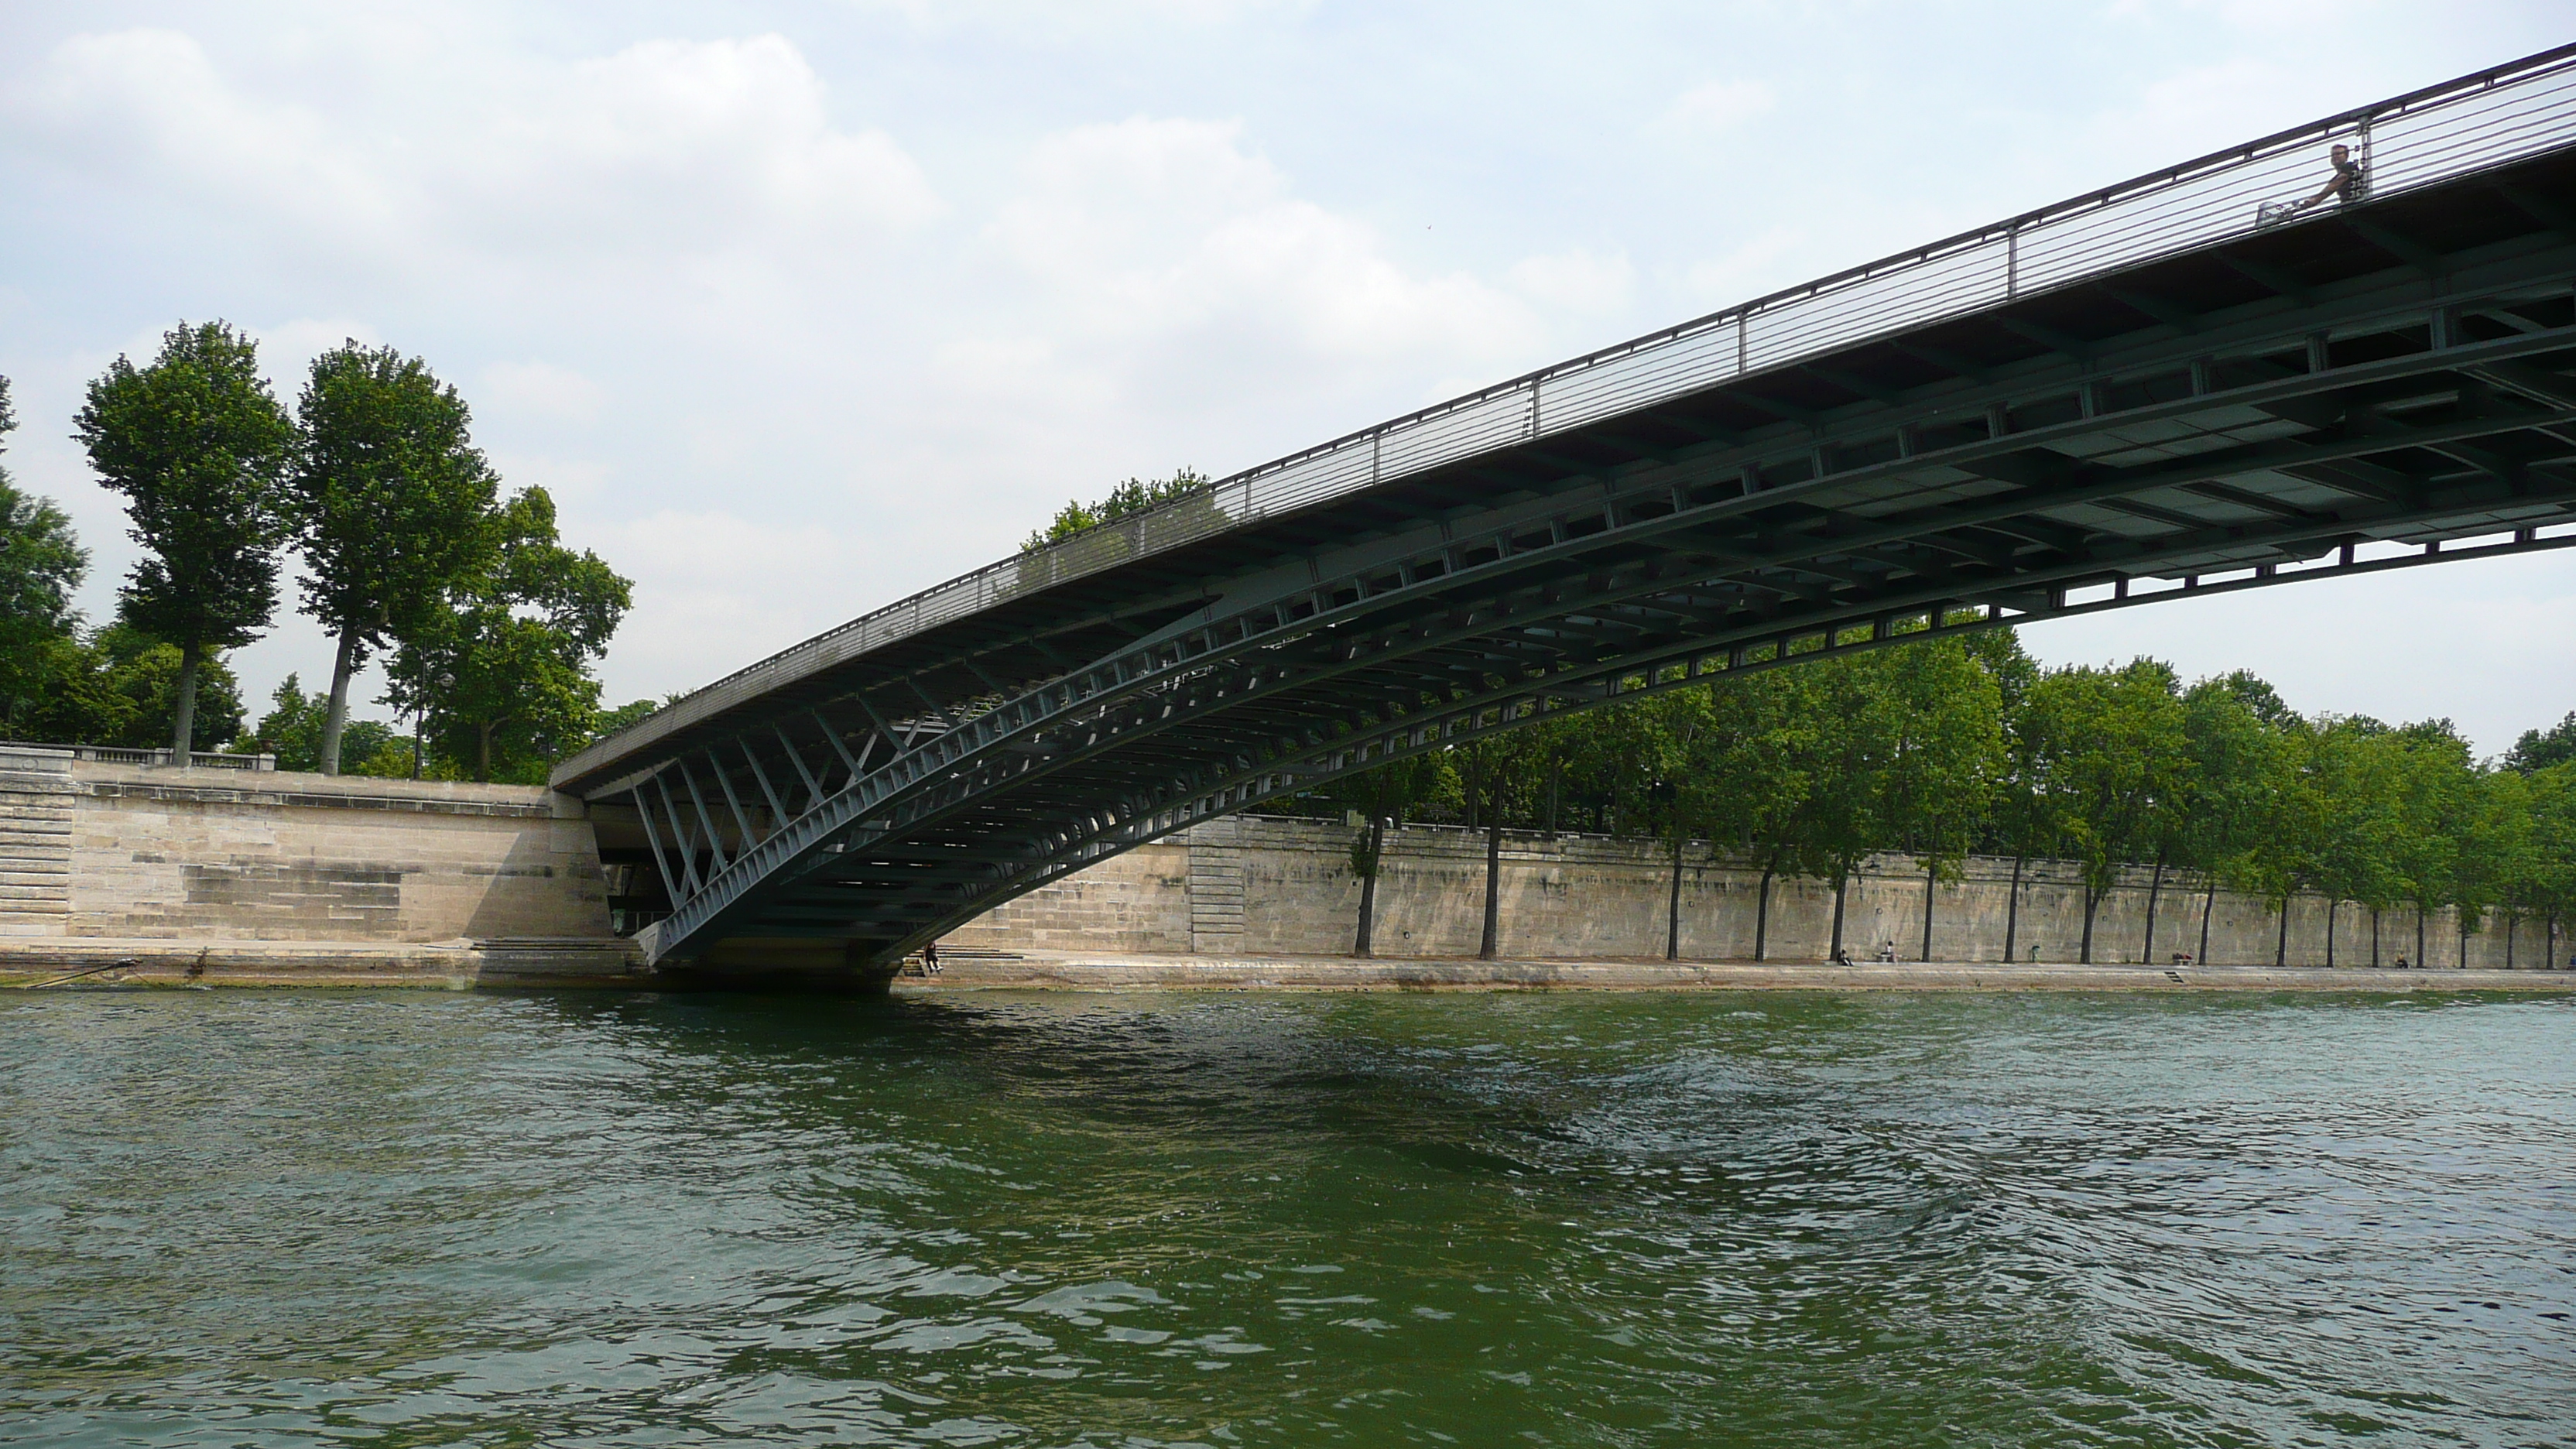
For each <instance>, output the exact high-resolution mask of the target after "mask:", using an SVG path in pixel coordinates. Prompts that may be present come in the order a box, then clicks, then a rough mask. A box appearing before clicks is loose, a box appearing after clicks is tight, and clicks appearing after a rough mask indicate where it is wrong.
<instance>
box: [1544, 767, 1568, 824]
mask: <svg viewBox="0 0 2576 1449" xmlns="http://www.w3.org/2000/svg"><path fill="white" fill-rule="evenodd" d="M1564 783H1565V766H1564V765H1563V764H1562V763H1561V762H1557V761H1550V762H1549V763H1548V767H1547V838H1548V839H1550V840H1554V839H1555V838H1556V802H1557V794H1558V787H1560V786H1562V785H1563V784H1564Z"/></svg>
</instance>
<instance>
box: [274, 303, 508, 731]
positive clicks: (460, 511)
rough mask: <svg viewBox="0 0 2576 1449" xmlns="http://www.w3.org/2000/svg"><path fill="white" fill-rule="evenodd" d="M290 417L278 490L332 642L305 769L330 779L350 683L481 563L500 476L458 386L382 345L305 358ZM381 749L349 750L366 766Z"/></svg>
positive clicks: (348, 346)
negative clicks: (474, 434) (291, 455)
mask: <svg viewBox="0 0 2576 1449" xmlns="http://www.w3.org/2000/svg"><path fill="white" fill-rule="evenodd" d="M296 412H297V418H298V421H299V423H300V424H301V427H302V440H301V445H300V446H299V447H298V449H297V450H296V458H295V466H294V469H293V471H292V472H291V474H290V475H289V477H288V480H287V482H288V487H287V491H288V496H289V503H290V509H291V513H292V517H293V521H294V528H295V534H296V540H297V543H298V544H299V546H300V547H301V549H302V551H303V555H304V572H305V578H304V586H303V587H304V605H303V611H304V612H305V613H307V614H309V615H311V616H313V617H314V618H315V619H318V620H320V621H321V623H322V625H323V627H324V628H326V629H328V630H330V631H331V633H332V634H333V635H334V636H335V637H336V638H337V640H338V648H337V651H336V653H335V654H334V656H333V659H332V664H331V687H330V690H329V692H328V695H327V702H326V704H325V706H324V709H323V715H322V720H321V733H320V739H319V747H318V750H317V753H316V755H315V758H314V762H313V764H312V765H311V766H310V768H315V769H319V770H320V771H321V772H322V773H323V774H326V775H336V774H338V773H339V772H340V756H341V752H342V741H341V731H342V730H343V729H344V728H345V727H346V726H347V724H348V718H349V681H350V679H351V678H352V677H353V676H354V675H355V674H356V673H357V672H358V670H359V669H360V668H361V667H363V666H364V665H365V664H366V662H367V660H368V658H369V657H370V656H372V655H373V654H374V653H376V651H378V650H380V649H383V648H384V647H386V645H387V644H388V643H390V642H391V641H392V640H393V639H395V638H397V637H400V636H401V635H403V634H404V633H406V632H408V631H409V630H410V629H411V628H412V627H414V626H415V625H416V624H417V623H418V621H419V620H420V619H421V618H422V617H423V616H424V615H425V614H426V613H427V612H428V611H429V610H430V609H432V608H434V607H435V605H436V604H437V602H438V601H439V600H440V598H441V597H443V596H444V595H445V594H446V592H447V591H448V589H449V588H450V587H451V586H452V585H454V584H455V583H457V582H458V581H459V580H461V579H463V578H465V577H467V576H468V575H470V574H472V573H474V572H475V571H477V570H478V569H480V568H481V567H482V566H483V564H484V562H485V560H486V556H487V555H488V554H489V553H490V552H491V550H492V549H493V547H494V545H495V543H496V540H495V538H494V536H493V530H492V528H491V527H490V522H491V516H492V512H493V497H494V493H495V490H496V489H497V488H498V486H499V479H498V478H497V477H496V476H495V475H494V473H493V471H492V467H491V465H490V464H489V463H487V462H486V461H484V457H483V454H482V453H481V452H480V451H479V450H478V449H476V448H475V446H474V444H473V441H472V439H471V437H470V436H469V433H468V425H469V423H470V421H471V419H470V417H469V415H468V413H467V410H466V406H465V402H464V399H462V398H461V397H459V396H458V395H457V392H456V389H455V388H454V387H451V386H448V385H446V384H443V383H441V382H440V381H439V380H438V379H437V378H436V377H435V376H433V375H432V374H431V373H430V370H429V367H428V365H427V364H426V363H424V362H422V361H421V359H419V358H417V357H405V356H403V355H402V354H401V353H399V352H396V351H395V350H394V349H392V348H390V347H366V346H363V345H361V344H360V343H358V342H357V341H355V340H351V341H349V342H347V343H344V344H343V345H341V346H339V347H336V348H333V349H332V350H331V351H329V352H325V353H323V354H322V355H321V356H320V357H317V358H315V359H313V370H312V375H311V377H310V378H309V379H308V380H307V381H306V383H305V386H304V394H303V396H302V398H300V399H299V400H298V403H297V407H296ZM381 743H382V741H381V740H377V739H370V740H368V741H366V742H364V743H362V744H360V745H357V746H354V747H353V748H354V750H355V753H356V755H357V757H358V758H362V759H363V758H365V757H366V755H368V754H369V753H372V752H373V750H374V749H375V748H376V747H377V746H378V745H380V744H381Z"/></svg>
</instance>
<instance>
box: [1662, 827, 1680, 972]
mask: <svg viewBox="0 0 2576 1449" xmlns="http://www.w3.org/2000/svg"><path fill="white" fill-rule="evenodd" d="M1664 959H1665V960H1667V961H1678V960H1680V959H1682V828H1681V827H1680V826H1679V825H1675V826H1674V827H1673V891H1672V902H1671V908H1670V909H1669V910H1668V911H1666V912H1665V916H1664Z"/></svg>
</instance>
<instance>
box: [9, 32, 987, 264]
mask: <svg viewBox="0 0 2576 1449" xmlns="http://www.w3.org/2000/svg"><path fill="white" fill-rule="evenodd" d="M481 83H482V85H483V86H484V90H483V93H481V94H476V95H469V96H463V97H452V98H448V99H449V103H450V105H451V107H452V109H450V110H449V111H448V112H447V113H445V114H442V115H438V116H435V117H427V116H424V117H422V118H420V120H419V121H418V123H416V124H415V125H413V126H410V127H406V126H404V125H402V124H400V122H399V121H391V122H388V121H385V120H382V119H379V118H374V117H369V118H366V120H364V121H359V122H357V123H354V124H353V123H352V119H353V118H343V117H340V116H336V115H326V114H324V113H322V112H320V111H317V110H315V109H312V108H310V107H307V106H303V105H298V104H293V103H289V102H283V101H277V100H272V99H267V98H265V97H262V96H259V95H255V94H251V93H248V92H246V91H245V90H244V89H242V88H240V87H238V86H237V85H235V84H234V83H233V82H232V81H230V80H228V79H227V78H226V77H225V76H224V75H223V74H221V73H220V72H219V71H218V69H217V67H216V66H215V65H214V63H213V62H212V61H211V60H210V59H209V58H208V56H207V54H206V52H205V50H204V48H203V47H202V46H201V45H200V44H199V43H198V42H197V41H196V40H195V39H193V38H192V37H190V36H187V35H184V34H180V33H178V32H175V31H168V30H127V31H119V32H115V33H110V34H100V35H79V36H74V37H72V38H70V39H68V40H65V41H63V42H62V43H61V44H60V45H58V46H57V47H56V48H55V49H54V50H53V52H52V53H51V54H50V55H49V56H48V58H47V60H46V62H45V64H44V65H43V66H42V67H41V68H40V69H39V70H38V71H37V73H36V74H35V76H34V77H33V78H32V79H31V80H30V81H28V82H27V83H25V84H23V85H21V86H19V87H17V88H16V89H15V90H14V91H13V92H12V93H11V94H10V96H9V97H8V101H7V105H8V108H9V110H10V112H12V113H13V114H14V116H15V117H16V118H17V119H19V120H20V121H22V122H23V123H24V124H25V125H26V126H27V127H28V128H29V129H30V130H31V131H33V132H34V133H36V134H39V135H41V136H43V137H44V138H45V140H46V142H47V143H48V151H49V153H50V154H51V155H52V157H53V159H55V160H56V161H57V162H58V163H59V164H65V165H75V164H76V165H79V166H80V167H82V168H83V169H85V170H87V171H90V172H92V173H93V174H95V173H101V172H105V173H123V174H126V175H128V176H130V177H132V178H133V180H135V181H136V182H138V183H140V184H143V185H147V186H150V187H152V188H155V189H161V190H167V191H170V192H175V193H179V194H184V195H188V196H191V197H193V199H194V200H195V201H196V202H197V203H198V204H199V205H201V206H206V207H209V208H212V209H214V210H215V211H217V212H219V213H221V214H223V215H225V216H226V217H228V218H234V219H238V220H241V221H243V222H245V223H247V224H250V225H252V226H255V227H258V228H260V229H262V230H267V231H272V232H274V233H277V234H280V235H282V236H286V237H295V236H299V235H300V236H305V237H309V238H314V239H316V240H319V241H321V242H324V243H326V244H328V245H329V246H331V247H338V248H345V247H351V246H357V247H363V248H366V249H368V250H369V251H370V252H372V253H373V254H375V255H376V257H377V259H378V260H379V261H380V262H383V263H386V264H390V265H396V266H404V265H418V264H419V263H420V262H421V260H422V253H421V249H422V248H423V247H424V246H425V245H428V244H431V243H433V242H443V243H444V244H446V245H447V246H449V247H463V248H468V249H471V250H474V251H479V252H483V253H487V254H492V255H507V256H511V257H513V258H514V259H519V260H524V259H525V257H526V255H527V254H528V253H529V252H530V251H532V250H534V251H547V250H554V251H562V252H569V253H574V254H583V255H599V254H608V255H634V254H638V253H642V254H652V255H670V254H674V253H678V254H690V253H698V254H704V253H709V252H721V251H726V250H730V249H738V248H745V247H774V246H776V245H778V244H779V243H780V242H782V241H793V242H805V243H809V244H819V245H827V246H829V245H844V244H848V243H851V242H854V241H866V240H870V239H874V238H877V237H881V236H885V235H890V234H895V233H900V232H902V231H905V230H908V229H910V228H913V227H915V226H918V225H920V224H921V223H923V222H926V221H928V220H930V219H932V218H934V217H936V216H938V215H939V214H940V213H941V211H942V209H943V205H942V203H941V201H940V200H939V198H938V197H937V195H936V194H935V193H934V192H933V191H932V190H931V188H930V185H929V183H928V182H927V180H926V179H925V178H924V177H923V175H922V173H921V170H920V168H919V167H918V166H917V165H916V164H915V163H914V162H913V161H912V159H911V157H909V156H908V155H907V154H905V152H904V151H903V150H902V148H901V147H899V146H898V145H896V144H895V142H894V141H893V140H892V139H890V138H889V137H887V136H886V135H885V134H883V133H882V132H879V131H872V130H870V131H857V132H850V131H844V130H840V129H837V128H835V127H834V126H833V125H832V123H831V121H830V119H829V107H828V105H827V98H826V95H825V91H824V87H823V85H822V82H821V80H820V79H819V78H818V77H817V76H816V75H815V74H814V71H813V69H812V68H811V67H810V66H809V65H808V64H807V63H806V61H805V59H804V57H803V56H802V55H801V54H800V53H799V52H798V51H797V50H796V48H795V47H794V46H792V45H790V44H789V43H788V42H787V41H786V40H785V39H783V38H781V37H779V36H776V35H761V36H754V37H751V38H749V39H743V40H714V41H704V42H683V41H671V40H653V41H645V42H642V43H639V44H636V45H632V46H629V47H627V48H626V49H624V50H621V51H618V52H617V53H615V54H613V55H609V56H604V57H597V58H591V59H585V60H579V61H574V62H571V63H569V64H537V63H527V62H522V63H520V64H517V65H512V66H496V67H491V68H489V70H488V71H487V72H486V73H485V74H484V75H483V77H482V81H481ZM281 223H283V224H281Z"/></svg>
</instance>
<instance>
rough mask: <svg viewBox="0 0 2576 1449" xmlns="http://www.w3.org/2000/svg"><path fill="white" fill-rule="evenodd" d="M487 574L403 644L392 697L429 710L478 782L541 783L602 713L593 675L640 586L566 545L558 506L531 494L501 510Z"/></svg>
mask: <svg viewBox="0 0 2576 1449" xmlns="http://www.w3.org/2000/svg"><path fill="white" fill-rule="evenodd" d="M497 533H498V537H499V546H498V547H497V548H496V549H495V550H494V551H493V553H492V555H491V556H490V560H489V562H488V563H487V565H486V567H485V568H484V569H482V570H481V571H480V572H478V573H477V574H476V575H475V576H473V577H471V578H469V579H466V580H463V581H461V582H459V583H456V584H453V585H451V586H450V587H449V589H448V590H447V595H446V597H445V598H444V599H442V600H441V601H439V603H438V605H437V606H436V607H435V608H432V609H430V610H428V611H426V613H425V615H424V617H423V618H422V619H421V620H420V621H419V622H418V624H417V625H416V626H415V628H414V632H413V633H412V635H411V636H410V637H408V638H406V639H404V640H403V641H402V644H401V647H400V648H399V649H398V650H397V652H396V654H395V656H394V661H393V666H392V668H391V669H390V670H389V671H388V673H389V674H390V675H391V677H392V689H391V691H390V697H391V699H392V700H393V702H394V703H395V704H396V705H397V706H398V707H400V708H402V709H403V710H404V711H405V712H412V711H424V712H425V725H424V728H425V730H426V731H427V732H428V734H429V735H430V736H431V737H432V738H433V740H434V741H435V742H436V744H437V747H438V751H439V753H440V755H441V756H442V757H444V758H445V759H447V760H448V761H450V762H452V763H453V764H455V765H456V766H458V767H459V768H460V769H462V768H464V767H465V762H468V761H471V762H472V763H471V769H472V772H473V777H474V778H475V779H477V780H484V781H489V780H491V779H493V778H494V776H495V774H496V773H497V774H500V775H502V776H505V777H507V778H509V779H513V780H518V781H523V782H526V783H531V784H533V783H541V782H542V781H543V779H544V777H545V771H546V768H547V766H548V765H549V764H550V763H551V762H552V761H553V760H554V759H555V758H557V757H558V756H559V755H561V754H563V753H567V752H569V751H570V750H572V749H575V748H578V747H580V746H581V745H582V744H584V743H585V742H587V741H588V740H589V739H590V738H591V736H592V733H593V726H594V723H595V721H596V720H597V719H598V716H599V681H598V680H597V679H595V678H593V677H592V675H591V672H590V670H591V666H592V665H593V664H594V663H596V662H597V660H598V658H599V656H600V655H601V654H602V653H603V652H604V651H605V650H606V649H607V647H608V640H609V638H610V636H611V635H613V634H615V633H616V632H617V626H618V624H619V622H620V621H622V620H623V619H624V618H625V616H626V610H627V607H628V605H629V604H630V603H631V601H632V585H631V584H630V583H629V582H628V581H627V580H626V579H624V578H622V577H620V576H619V575H618V574H617V572H616V571H615V570H613V569H611V568H609V566H608V565H607V564H605V563H603V562H601V561H600V558H599V556H598V555H597V554H594V553H589V552H586V551H585V552H581V553H575V552H573V551H572V550H570V549H567V548H565V547H564V546H563V545H562V543H561V541H560V540H559V538H558V537H557V534H556V531H555V509H554V501H553V499H551V498H549V497H548V496H547V495H546V492H545V490H544V489H542V488H530V489H529V490H527V491H526V492H524V493H521V494H520V495H518V496H517V497H516V498H513V499H511V500H510V502H509V503H508V504H507V505H505V506H504V507H503V509H502V510H501V516H500V518H499V520H498V524H497Z"/></svg>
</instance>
